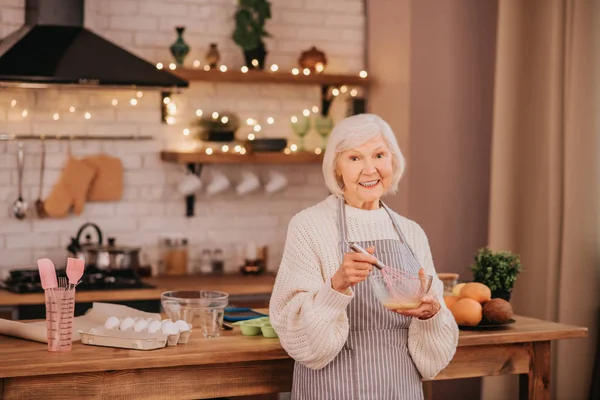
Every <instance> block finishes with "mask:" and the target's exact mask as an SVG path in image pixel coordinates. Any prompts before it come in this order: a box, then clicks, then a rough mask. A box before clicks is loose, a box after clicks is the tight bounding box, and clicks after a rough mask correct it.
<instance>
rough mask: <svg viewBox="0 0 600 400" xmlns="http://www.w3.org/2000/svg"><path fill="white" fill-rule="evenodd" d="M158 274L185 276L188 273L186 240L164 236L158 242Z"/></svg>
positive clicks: (180, 237)
mask: <svg viewBox="0 0 600 400" xmlns="http://www.w3.org/2000/svg"><path fill="white" fill-rule="evenodd" d="M160 260H161V268H160V271H159V272H160V273H161V274H165V275H185V274H187V272H188V240H187V238H185V237H182V236H175V235H173V236H164V237H162V238H161V242H160Z"/></svg>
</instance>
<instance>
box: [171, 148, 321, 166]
mask: <svg viewBox="0 0 600 400" xmlns="http://www.w3.org/2000/svg"><path fill="white" fill-rule="evenodd" d="M160 157H161V159H162V160H163V161H166V162H174V163H178V164H318V163H321V162H322V161H323V154H319V155H317V154H315V153H310V152H299V153H292V154H289V155H288V154H284V153H249V154H244V155H241V154H230V153H228V154H219V153H215V154H211V155H208V154H206V153H204V152H192V151H189V152H186V151H173V150H164V151H162V152H161V154H160Z"/></svg>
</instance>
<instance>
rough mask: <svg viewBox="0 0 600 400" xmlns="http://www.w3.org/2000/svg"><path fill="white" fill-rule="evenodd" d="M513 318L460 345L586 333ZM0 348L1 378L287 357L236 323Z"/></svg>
mask: <svg viewBox="0 0 600 400" xmlns="http://www.w3.org/2000/svg"><path fill="white" fill-rule="evenodd" d="M515 319H516V322H515V323H514V324H512V325H510V326H509V327H506V328H505V329H502V330H496V331H461V332H460V340H459V347H463V346H476V345H477V346H483V345H498V344H507V343H524V342H535V341H546V340H556V339H568V338H582V337H586V336H587V328H582V327H578V326H572V325H565V324H559V323H554V322H547V321H541V320H537V319H533V318H526V317H520V316H517V317H515ZM0 354H2V363H0V378H9V377H18V376H35V375H49V374H68V373H84V372H98V371H109V370H111V371H112V370H132V369H143V368H162V367H174V366H189V365H213V364H231V363H244V362H251V361H264V360H275V359H289V356H288V355H287V353H286V352H285V351H284V350H283V348H282V347H281V345H280V343H279V340H277V339H268V338H263V337H262V336H261V337H258V336H243V335H242V334H241V333H240V331H239V328H237V327H236V328H235V329H234V330H233V331H229V332H223V334H222V336H220V337H218V338H212V339H205V338H204V337H202V335H201V334H200V333H199V332H194V333H192V336H191V337H190V340H189V342H188V343H187V344H185V345H178V346H175V347H166V348H163V349H159V350H153V351H140V350H124V349H115V348H108V347H98V346H87V345H83V344H81V343H80V342H76V343H73V349H72V350H71V351H70V352H67V353H48V351H47V345H46V344H44V343H37V342H31V341H26V340H22V339H16V338H10V337H6V336H0Z"/></svg>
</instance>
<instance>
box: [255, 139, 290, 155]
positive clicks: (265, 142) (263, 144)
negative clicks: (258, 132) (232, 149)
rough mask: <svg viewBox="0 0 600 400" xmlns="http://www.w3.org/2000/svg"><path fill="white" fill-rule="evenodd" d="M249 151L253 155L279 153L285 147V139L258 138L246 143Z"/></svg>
mask: <svg viewBox="0 0 600 400" xmlns="http://www.w3.org/2000/svg"><path fill="white" fill-rule="evenodd" d="M246 147H247V148H248V150H249V151H251V152H254V153H259V152H279V151H283V150H284V149H285V148H286V147H287V139H285V138H259V139H254V140H249V141H248V142H247V143H246Z"/></svg>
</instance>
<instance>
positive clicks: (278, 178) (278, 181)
mask: <svg viewBox="0 0 600 400" xmlns="http://www.w3.org/2000/svg"><path fill="white" fill-rule="evenodd" d="M269 176H270V177H269V182H267V184H266V185H265V191H266V192H267V193H269V194H272V193H275V192H278V191H280V190H282V189H283V188H285V187H286V186H287V184H288V180H287V178H286V177H285V176H284V175H283V174H282V173H280V172H276V171H269Z"/></svg>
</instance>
